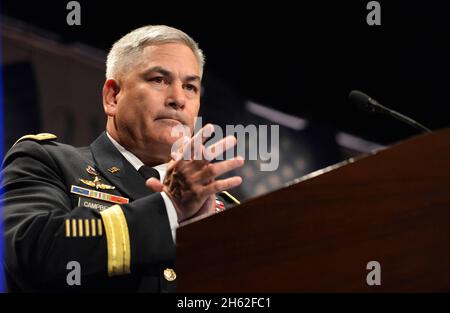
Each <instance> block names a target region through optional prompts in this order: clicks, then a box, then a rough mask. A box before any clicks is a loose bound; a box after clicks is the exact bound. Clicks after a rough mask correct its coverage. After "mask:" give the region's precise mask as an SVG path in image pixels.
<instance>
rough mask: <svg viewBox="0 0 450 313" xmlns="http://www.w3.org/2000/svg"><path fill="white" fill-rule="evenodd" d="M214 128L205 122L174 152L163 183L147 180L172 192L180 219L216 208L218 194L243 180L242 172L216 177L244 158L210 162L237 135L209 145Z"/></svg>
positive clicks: (149, 184)
mask: <svg viewBox="0 0 450 313" xmlns="http://www.w3.org/2000/svg"><path fill="white" fill-rule="evenodd" d="M213 129H214V128H213V126H212V125H211V124H208V125H206V126H205V127H203V128H202V129H201V130H200V131H199V132H198V133H197V134H196V135H195V136H194V137H192V138H191V139H189V140H186V141H185V144H184V145H183V146H182V147H181V148H180V149H179V150H178V151H177V152H174V153H172V161H170V162H169V164H168V169H167V174H166V178H165V179H164V182H163V183H161V182H159V181H158V180H157V179H155V178H150V179H149V180H148V181H147V182H146V184H147V186H148V187H149V188H151V189H152V190H153V191H156V192H161V191H163V192H165V193H166V194H167V195H168V196H169V198H170V199H171V200H172V203H173V204H174V206H175V210H176V211H177V215H178V221H179V222H182V221H184V220H186V219H188V218H191V217H194V216H198V215H202V214H206V213H212V212H214V211H215V194H216V193H217V192H220V191H223V190H227V189H230V188H233V187H236V186H238V185H240V184H241V182H242V178H241V177H240V176H234V177H230V178H226V179H217V177H218V176H220V175H222V174H225V173H227V172H229V171H232V170H234V169H236V168H238V167H241V166H242V165H243V164H244V160H243V158H241V157H236V158H232V159H229V160H224V161H220V162H215V163H211V161H212V160H213V159H215V158H217V157H218V156H219V155H221V154H222V153H223V152H224V151H226V150H228V149H230V148H232V147H234V146H235V145H236V138H235V137H233V136H228V137H226V138H223V139H222V140H220V141H218V142H217V143H215V144H213V145H211V146H210V147H208V148H206V147H205V146H204V142H205V141H206V139H208V138H209V137H210V136H211V134H212V132H213Z"/></svg>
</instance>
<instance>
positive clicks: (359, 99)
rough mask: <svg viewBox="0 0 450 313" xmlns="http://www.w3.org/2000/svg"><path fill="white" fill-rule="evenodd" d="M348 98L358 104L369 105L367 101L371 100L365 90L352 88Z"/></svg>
mask: <svg viewBox="0 0 450 313" xmlns="http://www.w3.org/2000/svg"><path fill="white" fill-rule="evenodd" d="M348 99H349V100H350V102H351V103H353V104H356V105H357V106H361V105H362V106H367V102H369V99H370V97H369V96H368V95H366V94H365V93H364V92H361V91H358V90H352V91H351V92H350V94H349V95H348Z"/></svg>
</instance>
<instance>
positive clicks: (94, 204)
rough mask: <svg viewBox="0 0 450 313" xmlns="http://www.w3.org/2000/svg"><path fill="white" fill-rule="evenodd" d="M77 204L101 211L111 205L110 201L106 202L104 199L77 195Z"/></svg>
mask: <svg viewBox="0 0 450 313" xmlns="http://www.w3.org/2000/svg"><path fill="white" fill-rule="evenodd" d="M78 205H79V206H84V207H85V208H89V209H94V210H97V211H100V212H101V211H103V210H106V209H107V208H109V207H110V206H112V205H113V204H112V203H109V202H106V201H99V200H96V199H91V198H87V197H79V198H78Z"/></svg>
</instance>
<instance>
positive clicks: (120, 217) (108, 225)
mask: <svg viewBox="0 0 450 313" xmlns="http://www.w3.org/2000/svg"><path fill="white" fill-rule="evenodd" d="M100 214H101V217H102V220H103V225H104V229H105V234H106V241H107V246H108V275H109V276H116V275H123V274H129V273H130V261H131V260H130V259H131V257H130V256H131V251H130V236H129V233H128V224H127V220H126V218H125V215H124V213H123V211H122V208H121V207H120V205H113V206H112V207H110V208H108V209H106V210H104V211H102V212H100Z"/></svg>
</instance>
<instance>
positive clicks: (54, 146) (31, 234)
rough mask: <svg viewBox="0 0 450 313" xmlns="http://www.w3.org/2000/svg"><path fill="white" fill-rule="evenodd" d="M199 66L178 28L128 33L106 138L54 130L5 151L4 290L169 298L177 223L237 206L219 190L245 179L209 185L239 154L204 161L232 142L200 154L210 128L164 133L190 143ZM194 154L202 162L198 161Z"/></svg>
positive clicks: (110, 83) (108, 86)
mask: <svg viewBox="0 0 450 313" xmlns="http://www.w3.org/2000/svg"><path fill="white" fill-rule="evenodd" d="M203 64H204V58H203V54H202V51H201V50H200V49H199V48H198V46H197V44H196V43H195V42H194V41H193V40H192V39H191V38H190V37H189V36H188V35H186V34H185V33H183V32H181V31H180V30H177V29H174V28H171V27H167V26H145V27H142V28H139V29H137V30H134V31H132V32H131V33H129V34H127V35H125V36H124V37H122V38H121V39H120V40H119V41H118V42H116V43H115V44H114V45H113V47H112V49H111V51H110V53H109V54H108V59H107V70H106V81H105V84H104V87H103V107H104V110H105V113H106V115H107V123H106V132H104V133H102V134H101V135H100V136H99V137H98V138H97V139H96V140H95V141H94V142H93V143H92V144H91V145H90V146H88V147H83V148H75V147H72V146H69V145H65V144H62V143H58V142H57V140H56V139H57V138H56V136H54V135H52V134H39V135H29V136H24V137H23V138H21V139H19V140H18V142H17V143H16V144H15V145H14V146H13V147H12V148H11V150H10V151H9V152H8V153H7V155H6V157H5V160H4V163H3V188H4V211H5V212H4V213H5V215H4V218H5V219H4V229H5V240H6V262H5V269H6V273H7V281H8V287H9V290H11V291H146V292H170V291H173V290H174V286H175V283H176V272H175V269H174V260H175V240H176V238H175V230H176V228H177V227H178V226H179V223H182V222H183V221H186V220H188V219H190V218H193V217H196V216H199V215H202V214H210V213H213V212H217V211H220V210H222V209H223V208H224V206H227V205H230V204H231V203H233V201H232V200H233V199H234V198H232V197H231V196H229V194H227V193H226V192H224V191H225V190H226V189H229V188H232V187H235V186H237V185H239V184H240V183H241V181H242V180H241V178H240V177H231V178H227V179H218V178H217V177H218V176H220V175H222V174H224V173H227V172H229V171H231V170H233V169H235V168H237V167H239V166H242V164H243V160H242V159H241V158H233V159H229V160H225V161H220V162H215V163H211V162H210V161H209V160H211V156H212V157H216V156H217V155H219V154H220V153H221V152H223V151H224V150H226V149H228V148H230V147H232V146H233V145H235V143H236V142H235V138H234V137H231V138H229V137H228V138H225V139H223V140H221V141H219V142H218V143H216V144H215V145H212V146H211V147H209V148H208V149H207V148H205V147H204V146H203V143H204V141H205V139H207V138H208V133H209V134H210V133H211V127H212V126H211V125H207V126H205V127H204V128H203V129H202V130H200V131H199V132H198V133H197V134H196V135H195V136H194V137H192V138H186V137H180V136H181V135H179V136H173V134H172V129H173V128H174V127H177V126H180V125H181V126H183V127H187V128H188V129H189V131H190V135H189V136H191V135H192V132H193V129H194V122H195V118H196V116H197V114H198V110H199V105H200V83H201V77H202V72H203ZM180 138H181V139H182V140H181V142H182V144H181V145H179V147H177V149H173V148H172V147H173V145H174V143H176V142H180ZM194 142H200V150H195V149H193V148H192V147H194V146H195V144H193V143H194ZM198 151H200V152H201V153H200V154H201V156H203V155H204V154H206V153H209V156H210V157H209V158H208V159H206V158H204V157H200V158H198V157H195V158H194V157H193V156H194V155H195V154H196V153H198ZM74 261H75V262H77V263H74ZM71 262H72V263H71ZM70 264H79V269H80V274H81V279H80V281H79V282H78V283H75V284H72V283H70V279H69V278H68V274H69V273H70V270H71V269H72V268H71V267H70Z"/></svg>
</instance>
